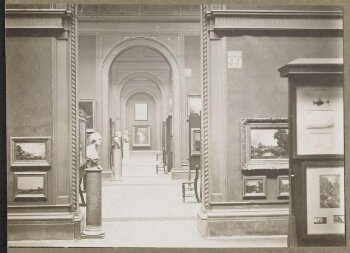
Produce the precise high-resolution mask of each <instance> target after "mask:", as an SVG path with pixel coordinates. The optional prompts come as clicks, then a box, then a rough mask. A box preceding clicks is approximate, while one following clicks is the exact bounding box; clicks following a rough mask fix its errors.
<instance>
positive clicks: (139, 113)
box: [134, 104, 148, 121]
mask: <svg viewBox="0 0 350 253" xmlns="http://www.w3.org/2000/svg"><path fill="white" fill-rule="evenodd" d="M134 118H135V121H147V120H148V104H135V113H134Z"/></svg>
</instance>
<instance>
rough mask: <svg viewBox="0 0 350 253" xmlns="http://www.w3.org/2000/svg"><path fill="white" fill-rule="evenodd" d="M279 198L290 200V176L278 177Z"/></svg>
mask: <svg viewBox="0 0 350 253" xmlns="http://www.w3.org/2000/svg"><path fill="white" fill-rule="evenodd" d="M277 198H281V199H283V198H289V176H277Z"/></svg>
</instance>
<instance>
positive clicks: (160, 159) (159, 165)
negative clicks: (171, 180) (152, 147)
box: [156, 151, 168, 174]
mask: <svg viewBox="0 0 350 253" xmlns="http://www.w3.org/2000/svg"><path fill="white" fill-rule="evenodd" d="M160 169H162V170H163V172H164V174H168V172H167V171H166V166H165V163H164V151H162V153H161V154H156V173H157V174H158V172H159V170H160Z"/></svg>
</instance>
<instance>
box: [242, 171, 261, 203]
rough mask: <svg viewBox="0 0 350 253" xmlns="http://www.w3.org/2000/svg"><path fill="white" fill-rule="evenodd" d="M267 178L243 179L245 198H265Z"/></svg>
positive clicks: (250, 177) (249, 177)
mask: <svg viewBox="0 0 350 253" xmlns="http://www.w3.org/2000/svg"><path fill="white" fill-rule="evenodd" d="M265 197H266V176H247V177H243V198H265Z"/></svg>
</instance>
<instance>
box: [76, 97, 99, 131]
mask: <svg viewBox="0 0 350 253" xmlns="http://www.w3.org/2000/svg"><path fill="white" fill-rule="evenodd" d="M79 111H82V112H83V113H84V116H85V119H86V131H87V132H88V133H92V132H95V128H96V115H95V114H96V105H95V100H93V99H80V100H79Z"/></svg>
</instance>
